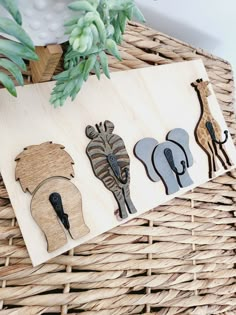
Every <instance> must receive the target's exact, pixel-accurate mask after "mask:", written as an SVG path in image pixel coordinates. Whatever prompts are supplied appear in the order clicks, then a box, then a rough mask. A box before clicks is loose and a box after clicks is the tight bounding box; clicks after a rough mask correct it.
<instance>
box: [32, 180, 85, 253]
mask: <svg viewBox="0 0 236 315" xmlns="http://www.w3.org/2000/svg"><path fill="white" fill-rule="evenodd" d="M53 192H57V193H59V194H60V195H61V199H62V203H63V208H64V211H65V213H66V214H67V215H68V220H69V223H70V235H69V233H68V232H67V230H66V229H65V228H64V226H63V225H62V223H61V222H60V220H59V218H58V216H57V215H56V212H55V210H54V209H53V207H52V205H51V203H50V201H49V195H50V194H51V193H53ZM82 204H83V203H82V196H81V193H80V191H79V190H78V188H77V187H76V186H75V185H74V184H73V183H72V182H71V181H69V180H68V179H65V178H63V177H51V178H49V179H47V180H46V181H44V182H43V183H42V185H40V187H39V188H38V189H37V190H36V192H35V193H34V195H33V198H32V202H31V213H32V216H33V218H34V220H35V221H36V222H37V224H38V226H39V227H40V229H41V230H42V231H43V233H44V235H45V237H46V240H47V250H48V252H53V251H55V250H57V249H59V248H60V247H61V246H63V245H65V244H66V243H67V241H69V240H70V238H71V237H72V238H73V239H75V240H76V239H79V238H80V237H82V236H84V235H86V234H88V233H89V229H88V227H87V226H86V225H85V223H84V218H83V213H82V207H83V206H82Z"/></svg>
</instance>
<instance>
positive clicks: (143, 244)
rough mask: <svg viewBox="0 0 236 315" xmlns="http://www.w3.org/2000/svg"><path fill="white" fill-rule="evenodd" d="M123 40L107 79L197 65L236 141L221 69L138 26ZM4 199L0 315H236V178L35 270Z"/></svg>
mask: <svg viewBox="0 0 236 315" xmlns="http://www.w3.org/2000/svg"><path fill="white" fill-rule="evenodd" d="M124 39H125V40H124V42H123V45H122V47H121V50H122V57H123V62H122V63H120V62H117V61H116V60H115V59H113V58H110V65H111V68H112V70H125V69H130V68H139V67H147V66H149V65H153V64H156V65H159V64H165V63H171V62H176V61H183V60H192V59H197V58H201V59H202V60H203V61H204V63H205V66H206V69H207V72H208V75H209V77H210V79H211V82H212V84H213V87H214V90H215V92H216V95H217V98H218V100H219V102H220V105H221V108H222V110H223V111H224V117H225V119H226V121H227V124H228V126H229V129H230V131H231V134H232V136H233V138H234V141H235V140H236V137H235V133H236V123H235V118H234V114H233V78H232V72H231V67H230V65H229V64H228V63H227V62H225V61H224V60H222V59H219V58H217V57H214V56H212V55H209V54H207V53H206V52H204V51H202V50H200V49H196V48H193V47H191V46H189V45H187V44H185V43H182V42H180V41H178V40H175V39H173V38H171V37H169V36H166V35H164V34H161V33H158V32H156V31H154V30H152V29H149V28H147V27H144V26H141V25H138V24H134V23H132V24H130V25H129V26H128V29H127V32H126V35H125V37H124ZM0 196H1V198H0V263H1V268H0V281H1V282H0V286H1V288H0V300H2V301H0V315H9V314H11V315H13V314H14V315H16V314H22V315H29V314H30V315H33V314H37V315H38V314H54V313H56V314H69V313H70V314H78V313H81V314H83V315H95V314H100V315H111V314H114V315H119V314H146V315H147V314H158V315H183V314H193V315H211V314H212V315H213V314H221V315H223V314H224V315H235V314H236V297H235V292H236V280H235V276H236V269H235V268H234V265H235V262H236V256H235V249H236V239H235V237H236V230H235V223H236V217H235V213H236V212H235V210H236V205H235V202H236V172H231V173H228V174H227V175H225V176H222V177H219V178H217V179H214V180H213V181H211V182H209V183H207V184H205V185H203V186H201V187H199V188H196V189H194V191H192V192H190V193H188V194H186V195H184V196H183V197H181V198H178V199H174V200H172V201H171V202H169V203H168V204H166V205H163V206H160V207H158V208H156V209H153V210H152V211H150V212H148V213H147V214H145V215H142V216H140V217H139V218H137V219H134V220H132V221H131V222H129V223H127V224H126V225H125V226H124V225H123V226H120V227H117V228H115V229H113V230H112V231H110V232H108V233H105V234H103V235H101V236H99V237H97V238H96V239H94V240H92V241H91V242H89V243H87V244H84V245H82V246H80V247H77V248H75V249H74V250H71V251H70V252H69V253H67V254H64V255H61V256H59V257H57V258H54V259H53V260H51V261H50V262H48V263H46V264H43V265H41V266H39V267H36V268H32V266H31V262H30V259H29V257H28V254H27V250H26V248H25V245H24V241H23V239H22V238H21V233H20V230H19V228H18V226H17V222H16V220H15V216H14V212H13V209H12V207H11V205H10V202H9V200H8V196H7V192H6V190H5V188H4V184H3V182H2V181H1V188H0Z"/></svg>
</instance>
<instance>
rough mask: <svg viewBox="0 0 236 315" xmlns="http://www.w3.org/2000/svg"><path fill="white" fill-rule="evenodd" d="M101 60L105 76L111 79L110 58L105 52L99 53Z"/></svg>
mask: <svg viewBox="0 0 236 315" xmlns="http://www.w3.org/2000/svg"><path fill="white" fill-rule="evenodd" d="M99 58H100V63H101V66H102V70H103V72H104V74H105V76H106V77H107V78H108V79H110V72H109V67H108V58H107V55H106V54H105V52H104V51H101V52H100V53H99Z"/></svg>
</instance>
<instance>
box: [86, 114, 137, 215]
mask: <svg viewBox="0 0 236 315" xmlns="http://www.w3.org/2000/svg"><path fill="white" fill-rule="evenodd" d="M96 129H97V130H96ZM96 129H95V128H94V127H92V126H87V127H86V130H85V132H86V135H87V137H88V138H90V139H91V141H90V142H89V144H88V146H87V149H86V152H87V155H88V157H89V159H90V162H91V166H92V168H93V172H94V174H95V175H96V177H97V178H99V179H100V180H101V181H102V182H103V184H104V186H105V187H106V188H107V189H108V190H110V191H111V192H112V193H113V195H114V197H115V199H116V201H117V203H118V206H119V218H120V219H126V218H127V217H128V212H129V213H131V214H133V213H136V212H137V210H136V208H135V206H134V204H133V202H132V200H131V197H130V190H129V185H130V158H129V155H128V153H127V151H126V148H125V144H124V141H123V140H122V138H121V137H119V136H118V135H116V134H113V130H114V124H113V123H112V122H110V121H108V120H106V121H105V122H104V126H103V125H102V123H100V124H99V125H96ZM126 206H127V210H128V211H127V210H126Z"/></svg>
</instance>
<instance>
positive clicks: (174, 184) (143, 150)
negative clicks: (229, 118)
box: [134, 128, 194, 195]
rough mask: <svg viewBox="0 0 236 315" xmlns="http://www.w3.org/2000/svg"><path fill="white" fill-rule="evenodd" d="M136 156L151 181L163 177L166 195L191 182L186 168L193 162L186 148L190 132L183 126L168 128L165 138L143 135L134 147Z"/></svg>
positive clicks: (187, 147)
mask: <svg viewBox="0 0 236 315" xmlns="http://www.w3.org/2000/svg"><path fill="white" fill-rule="evenodd" d="M134 153H135V155H136V157H137V158H138V159H139V160H140V161H141V162H142V163H143V164H144V166H145V168H146V171H147V175H148V177H149V178H150V179H151V180H152V181H159V180H160V179H161V180H162V182H163V184H164V185H165V188H166V194H167V195H170V194H174V193H176V192H177V191H179V189H180V188H183V187H187V186H190V185H192V184H193V181H192V179H191V177H190V176H189V172H188V168H189V167H191V166H192V165H193V163H194V161H193V156H192V153H191V151H190V148H189V134H188V133H187V131H186V130H184V129H182V128H175V129H173V130H171V131H170V132H169V133H168V134H167V136H166V141H165V142H163V143H160V144H159V143H158V141H157V140H156V139H153V138H144V139H141V140H140V141H138V142H137V144H136V145H135V147H134Z"/></svg>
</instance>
